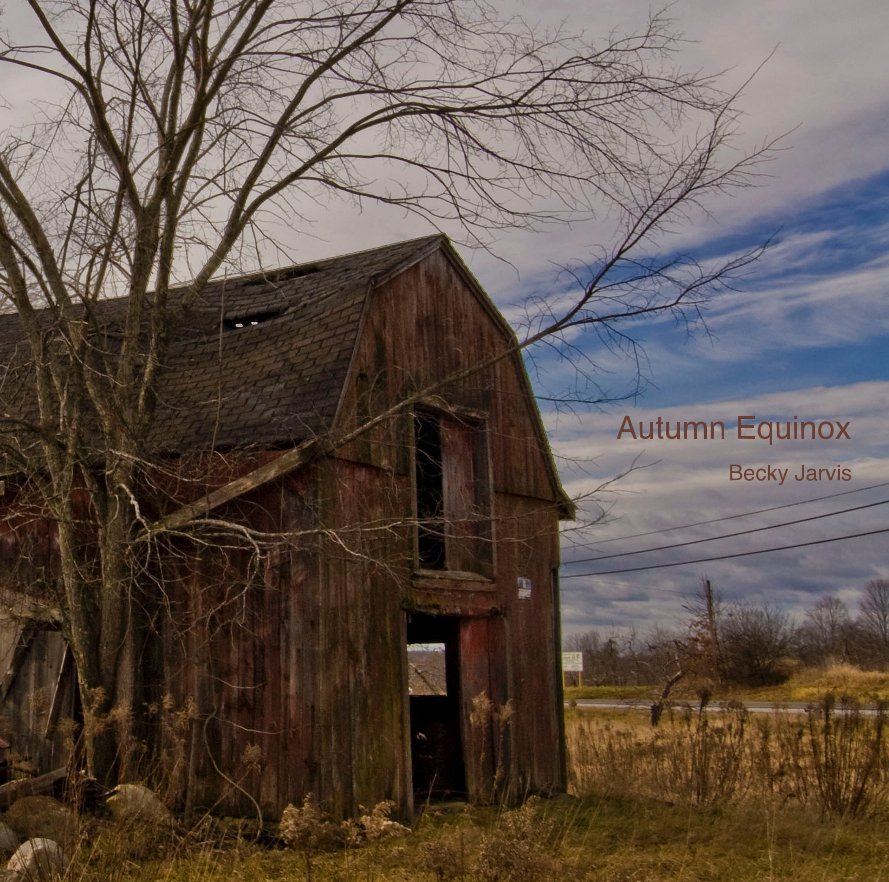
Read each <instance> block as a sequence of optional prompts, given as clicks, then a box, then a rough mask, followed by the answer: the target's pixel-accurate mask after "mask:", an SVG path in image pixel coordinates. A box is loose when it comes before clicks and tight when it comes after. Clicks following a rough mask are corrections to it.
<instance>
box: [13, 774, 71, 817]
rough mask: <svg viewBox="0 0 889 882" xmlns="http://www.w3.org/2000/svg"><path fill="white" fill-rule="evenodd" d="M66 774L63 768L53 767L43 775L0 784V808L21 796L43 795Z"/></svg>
mask: <svg viewBox="0 0 889 882" xmlns="http://www.w3.org/2000/svg"><path fill="white" fill-rule="evenodd" d="M67 776H68V770H67V769H65V768H61V769H54V770H53V771H52V772H47V773H46V774H45V775H38V776H37V777H36V778H24V779H22V780H20V781H10V782H9V783H8V784H0V809H8V808H9V807H10V806H11V805H12V804H13V803H14V802H15V801H16V800H17V799H21V798H22V797H23V796H45V795H46V794H48V793H52V792H53V791H54V790H55V787H56V785H57V784H58V783H59V782H60V781H64V780H65V778H66V777H67Z"/></svg>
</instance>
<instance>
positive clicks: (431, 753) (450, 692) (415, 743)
mask: <svg viewBox="0 0 889 882" xmlns="http://www.w3.org/2000/svg"><path fill="white" fill-rule="evenodd" d="M459 638H460V619H459V618H457V617H456V616H428V615H422V614H418V613H414V614H411V615H410V616H409V618H408V625H407V643H408V646H407V660H408V688H409V695H408V702H409V709H410V738H411V769H412V773H413V790H414V794H415V796H416V798H417V800H418V801H425V800H427V799H446V798H455V797H456V798H459V797H463V796H465V795H466V769H465V764H464V760H463V738H462V728H463V727H462V720H461V700H460V680H461V676H460V639H459Z"/></svg>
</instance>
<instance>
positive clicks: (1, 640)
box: [0, 236, 572, 817]
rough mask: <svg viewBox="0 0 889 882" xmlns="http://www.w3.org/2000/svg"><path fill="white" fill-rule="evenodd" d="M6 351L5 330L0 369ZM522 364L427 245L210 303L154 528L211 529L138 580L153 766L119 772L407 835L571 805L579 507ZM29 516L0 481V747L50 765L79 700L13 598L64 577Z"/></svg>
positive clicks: (254, 281) (187, 342) (51, 628)
mask: <svg viewBox="0 0 889 882" xmlns="http://www.w3.org/2000/svg"><path fill="white" fill-rule="evenodd" d="M113 303H114V301H110V302H109V304H108V305H107V306H106V308H107V309H108V310H109V313H111V312H113V309H114V306H113ZM15 337H16V325H15V320H14V319H13V318H12V317H0V353H2V354H3V355H4V356H6V357H10V356H9V353H10V352H11V351H12V349H13V348H14V347H15V345H16V339H15ZM514 346H515V338H514V336H513V334H512V332H511V330H510V329H509V327H508V326H507V324H506V323H505V321H504V320H503V318H502V317H501V316H500V315H499V313H498V312H497V310H496V309H495V307H494V306H493V305H492V304H491V302H490V300H489V299H488V297H487V296H486V295H485V293H484V292H483V291H482V290H481V288H480V287H479V285H478V283H477V282H476V281H475V280H474V279H473V277H472V276H471V275H470V273H469V272H468V271H467V269H466V268H465V266H464V265H463V263H462V262H461V261H460V259H459V257H458V256H457V255H456V253H455V252H454V250H453V249H452V247H451V246H450V244H449V243H448V242H447V240H446V239H444V238H443V237H440V236H436V237H431V238H425V239H420V240H416V241H411V242H406V243H402V244H398V245H393V246H389V247H384V248H378V249H375V250H372V251H366V252H361V253H358V254H351V255H347V256H345V257H340V258H335V259H332V260H325V261H321V262H318V263H316V264H311V265H302V266H297V267H293V268H290V269H283V270H278V271H275V272H268V273H261V274H256V275H251V276H246V277H240V278H237V279H226V280H224V281H218V282H214V283H212V284H211V285H210V286H209V287H208V289H207V290H206V291H205V292H204V294H203V296H202V299H201V301H200V302H199V303H197V304H196V305H194V306H192V307H190V308H189V310H188V311H187V312H186V313H185V314H184V315H183V317H182V320H181V322H180V324H179V326H177V327H176V328H174V330H173V335H172V339H171V342H170V348H169V355H168V357H167V359H166V363H165V365H164V371H163V375H162V378H161V383H160V387H159V393H158V408H157V416H156V420H155V424H154V430H153V435H152V438H151V440H150V443H149V445H148V448H149V450H150V451H151V452H152V457H153V459H154V461H155V462H156V463H157V474H158V478H157V481H156V482H155V484H154V486H153V488H152V489H153V493H154V495H153V497H152V500H153V501H149V500H148V498H147V496H148V494H147V493H146V501H145V503H144V505H145V510H146V511H147V510H149V508H151V507H152V506H153V516H156V517H157V518H158V523H164V524H165V525H167V526H168V527H169V526H171V525H172V526H175V525H176V524H178V523H179V521H178V520H177V518H182V521H183V523H184V519H185V518H187V516H189V515H192V514H194V513H195V511H196V510H197V509H199V518H198V522H199V523H200V524H201V525H202V526H203V532H200V533H198V534H195V535H192V534H191V533H190V532H189V530H187V529H183V530H182V531H181V533H179V534H177V535H176V536H175V538H174V539H172V540H168V541H167V543H166V544H165V545H164V551H163V553H160V552H159V553H158V554H157V556H156V557H155V559H154V560H153V562H152V564H151V567H147V568H146V588H145V594H146V597H148V596H151V597H153V598H154V600H153V603H152V604H148V603H146V604H144V606H145V608H146V609H149V608H150V610H151V611H150V614H148V613H146V615H145V616H144V617H143V618H144V620H143V621H142V623H141V625H140V627H139V629H138V635H137V639H136V640H135V643H134V645H135V646H136V649H137V651H138V652H139V654H140V658H141V665H140V667H139V670H140V672H141V673H140V676H139V680H140V682H138V683H135V684H134V689H135V694H136V696H137V699H138V700H137V702H136V709H137V716H138V717H139V719H138V721H137V723H136V724H135V725H134V727H133V732H134V735H133V738H134V741H133V744H134V751H135V753H136V754H138V751H136V750H135V748H136V747H138V746H142V754H141V756H142V757H143V758H144V757H153V762H154V763H155V765H153V766H152V765H148V766H146V765H144V764H143V765H140V764H139V762H138V761H137V760H138V756H137V757H136V759H133V760H132V761H130V765H129V766H127V765H126V763H125V764H124V768H125V770H126V769H127V768H129V769H130V774H134V775H135V774H137V773H138V774H159V771H158V770H159V769H161V768H162V769H163V771H164V774H165V775H166V783H167V785H168V787H169V788H170V790H169V792H170V793H172V794H173V795H174V796H175V797H176V798H178V799H179V801H180V804H181V803H186V804H188V805H190V806H198V805H201V806H216V807H218V808H219V809H221V810H228V811H232V810H235V811H246V810H249V809H250V807H251V805H258V806H259V807H260V808H261V809H262V811H263V813H264V814H266V815H267V816H269V817H275V816H277V815H279V814H280V811H281V809H282V808H283V806H284V805H286V804H287V803H288V802H300V801H301V800H302V799H303V797H304V796H305V795H307V794H310V793H311V794H312V795H313V796H314V798H315V800H316V801H317V802H318V803H319V804H320V805H321V806H322V807H324V808H325V809H326V810H327V811H329V812H331V813H332V814H334V815H348V814H351V813H354V812H355V811H357V809H358V807H359V806H360V805H363V806H369V805H373V804H375V803H377V802H379V801H382V800H394V801H395V803H396V804H397V805H398V807H399V810H400V812H401V814H403V815H406V816H409V815H410V814H411V813H412V811H413V806H414V801H415V798H416V797H418V796H419V798H420V799H424V798H425V797H426V796H427V795H429V794H431V795H433V796H434V795H436V794H445V793H450V794H464V793H465V794H467V795H468V796H470V797H474V798H481V799H485V798H493V797H497V798H500V797H505V798H520V797H521V796H523V795H525V794H527V793H529V792H539V791H552V790H556V791H558V790H560V789H562V788H563V787H564V784H565V770H564V753H563V743H562V734H561V719H562V714H561V706H562V697H561V678H560V673H559V649H560V640H559V602H558V565H559V542H558V521H559V519H560V518H564V517H566V516H570V513H571V510H572V506H571V503H570V502H569V501H568V499H567V498H566V497H565V495H564V492H563V490H562V488H561V486H560V483H559V479H558V475H557V473H556V470H555V468H554V465H553V461H552V458H551V455H550V452H549V449H548V446H547V441H546V437H545V435H544V431H543V428H542V426H541V422H540V418H539V415H538V412H537V408H536V406H535V401H534V397H533V395H532V393H531V390H530V386H529V382H528V379H527V377H526V374H525V371H524V368H523V365H522V360H521V357H520V355H519V354H518V353H517V352H516V351H515V348H514ZM159 487H161V488H162V489H163V493H159V492H158V488H159ZM19 492H23V491H20V490H18V489H17V488H16V484H15V479H14V475H9V476H8V480H7V485H6V492H5V493H4V495H3V496H2V497H0V505H2V506H3V511H4V518H5V520H4V524H5V527H4V532H3V535H2V539H0V557H2V560H3V561H4V562H5V564H4V567H3V570H2V573H3V574H5V575H3V576H0V581H2V579H3V578H6V581H7V583H8V585H7V587H8V588H9V591H7V594H6V596H7V597H8V598H13V599H12V600H8V601H7V607H8V609H7V612H9V611H10V609H11V607H13V606H14V607H16V609H14V610H11V611H12V612H14V613H15V615H13V616H12V617H7V620H6V621H5V622H4V624H3V625H2V628H0V661H2V660H5V663H6V667H5V668H4V670H6V671H7V673H6V677H5V679H4V680H3V681H2V684H0V702H2V716H0V735H2V736H4V737H7V738H8V739H9V740H10V741H11V742H12V743H13V746H14V747H15V748H17V749H18V750H19V752H20V753H25V754H28V755H30V756H31V758H32V759H33V761H34V763H35V765H37V766H42V767H47V766H52V765H58V764H59V759H60V757H61V756H62V755H63V754H64V752H65V749H66V747H65V741H64V738H63V737H62V734H60V726H59V722H60V720H61V719H63V718H65V717H68V716H76V715H77V709H78V696H77V694H76V692H77V690H76V688H75V685H74V677H73V664H72V661H71V656H70V652H68V651H66V647H65V641H64V638H63V636H62V632H60V631H59V630H57V624H56V622H55V621H54V614H53V611H52V609H51V608H50V607H49V606H48V605H47V604H46V603H43V604H30V603H29V601H28V598H27V597H26V596H23V595H22V591H21V587H20V586H21V584H22V579H21V569H22V567H23V566H38V565H39V566H42V567H44V568H47V567H48V568H50V569H51V567H52V562H51V557H52V554H51V551H47V552H46V555H45V557H41V555H40V553H39V552H38V551H35V548H38V547H40V546H41V542H40V540H39V538H37V539H35V527H34V524H33V522H30V521H29V522H28V523H27V524H24V523H23V522H21V521H20V520H16V516H15V515H14V512H15V511H16V508H15V504H16V499H17V494H18V493H19ZM158 500H160V501H158ZM189 505H194V506H196V507H197V509H195V508H189ZM208 525H209V526H208ZM43 529H44V531H49V533H51V525H49V526H45V525H44V527H43ZM214 531H215V532H214ZM37 532H39V531H37ZM24 542H28V543H29V553H28V555H27V560H26V562H25V563H22V560H23V559H24V558H23V556H22V544H23V543H24ZM44 544H46V545H47V546H49V545H51V541H49V542H45V543H44ZM149 570H150V572H149ZM13 571H15V572H16V580H15V584H13V581H14V580H13V579H12V577H11V576H10V575H9V574H10V573H12V572H13ZM415 645H419V646H421V647H422V648H424V649H425V650H426V651H427V652H428V651H429V649H430V645H431V646H432V647H434V648H435V649H437V650H438V651H440V652H443V653H444V659H445V663H444V682H445V684H446V689H443V690H432V691H433V692H436V691H437V692H444V693H445V694H425V695H419V694H414V695H411V694H410V690H409V685H408V684H409V676H408V670H409V647H411V646H415ZM0 673H2V672H0ZM137 736H138V737H137ZM146 762H147V761H146ZM254 801H255V802H254Z"/></svg>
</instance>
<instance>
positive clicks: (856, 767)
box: [69, 709, 889, 882]
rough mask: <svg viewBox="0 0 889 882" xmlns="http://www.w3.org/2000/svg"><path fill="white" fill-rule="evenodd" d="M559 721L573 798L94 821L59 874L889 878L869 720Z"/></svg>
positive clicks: (592, 717) (113, 878)
mask: <svg viewBox="0 0 889 882" xmlns="http://www.w3.org/2000/svg"><path fill="white" fill-rule="evenodd" d="M567 730H568V735H569V745H570V747H571V752H572V753H571V776H572V787H573V789H574V791H575V793H574V795H572V796H562V797H557V798H554V799H548V800H540V799H532V800H531V801H529V802H528V803H527V804H526V805H525V806H523V807H522V808H519V809H514V810H506V809H497V808H483V807H471V806H460V805H450V806H441V807H434V806H433V807H431V808H430V809H429V810H427V811H426V812H425V813H424V814H423V816H422V817H421V819H420V821H419V823H418V825H417V827H416V829H415V830H414V831H413V833H412V834H411V835H409V836H404V837H397V838H391V839H389V838H382V839H376V838H374V837H368V836H364V837H357V838H356V837H345V838H343V837H340V836H337V837H333V838H332V839H331V841H330V842H327V843H325V842H324V841H323V837H322V838H318V837H315V836H314V835H313V833H312V829H308V828H306V829H303V827H305V826H306V825H309V826H311V824H310V822H311V821H312V818H310V817H309V814H312V813H307V812H306V811H305V807H303V810H301V811H302V814H301V815H300V825H297V826H298V827H299V830H298V831H297V832H299V833H300V835H299V836H296V837H295V838H294V844H295V845H297V847H296V848H285V847H282V846H275V847H269V846H268V845H265V846H260V845H258V844H256V843H255V842H254V841H252V840H251V839H250V837H248V836H246V835H243V832H242V831H239V830H238V829H237V828H233V827H231V826H229V827H225V828H224V827H222V826H221V825H219V824H218V823H215V822H214V823H212V824H210V825H207V826H205V827H204V828H203V829H202V830H199V831H192V832H191V833H189V834H182V835H180V836H179V837H178V838H175V839H174V838H170V839H169V840H168V841H167V842H158V843H157V846H158V851H157V852H156V853H155V854H154V855H150V856H145V855H143V856H138V855H134V854H133V853H132V851H131V849H130V848H129V838H128V837H127V835H126V834H124V835H120V834H119V833H115V831H114V830H113V829H111V828H101V829H100V831H99V832H98V833H96V832H95V831H94V833H93V835H92V837H91V841H90V842H89V843H85V844H84V846H83V847H82V848H81V849H80V851H79V853H78V856H77V859H76V861H75V864H74V865H73V867H72V869H71V871H70V873H69V879H71V880H74V882H100V880H101V882H229V880H235V882H238V880H240V882H271V880H279V879H280V880H288V882H550V880H554V879H558V880H567V882H574V880H577V882H667V880H671V882H703V880H720V882H742V880H743V882H750V880H783V882H804V880H805V882H811V880H816V882H839V880H848V879H865V878H866V879H869V880H871V879H873V880H881V879H882V880H889V852H887V849H886V847H885V843H886V842H887V841H889V810H887V809H889V805H887V788H886V781H887V778H889V776H887V773H886V762H885V757H884V756H883V752H882V735H881V734H879V735H878V733H877V723H876V721H875V720H874V719H873V718H864V717H861V716H856V715H854V714H851V715H849V716H839V715H837V714H836V713H834V712H831V713H828V714H824V713H822V714H821V715H817V714H813V715H810V716H808V717H805V716H803V717H797V718H792V717H775V718H772V717H756V718H751V717H747V716H746V714H744V713H743V712H741V711H740V710H738V709H729V710H728V711H725V712H723V713H718V714H716V715H709V716H708V715H703V714H701V715H698V714H694V713H688V714H674V715H673V717H672V718H669V717H667V718H666V719H665V722H664V723H663V724H662V726H661V728H660V729H658V730H657V731H652V730H651V728H650V726H649V725H648V723H647V715H644V714H642V713H630V712H626V713H623V714H621V713H615V712H611V713H609V714H608V715H607V716H605V715H603V716H600V715H599V714H597V713H573V714H570V715H569V718H568V725H567ZM875 744H877V745H880V747H879V750H877V751H876V753H875V751H874V749H873V747H874V745H875ZM865 769H869V771H868V774H867V778H866V786H865V787H864V788H863V790H862V791H861V792H862V793H863V794H864V796H862V798H861V800H860V801H859V803H858V804H857V808H856V809H855V811H852V810H851V809H850V805H851V804H852V803H849V802H848V800H849V799H852V798H853V797H854V794H855V792H856V789H855V787H856V782H859V783H860V781H861V774H862V773H863V771H864V770H865ZM831 782H833V785H834V797H832V798H837V799H839V800H840V803H838V805H837V806H835V807H834V808H831V807H830V804H829V801H828V800H829V794H828V793H827V791H826V790H825V789H824V788H825V787H826V786H828V785H830V783H831ZM844 782H845V784H844ZM839 785H843V786H839ZM845 785H849V786H845ZM828 790H829V787H828ZM843 799H846V800H847V804H846V805H845V808H843V805H842V800H843ZM853 815H857V816H855V817H853ZM316 820H317V823H318V824H322V825H323V824H324V823H325V821H324V819H323V818H320V817H319V818H318V819H316ZM303 822H304V823H303ZM294 829H296V828H294ZM313 829H314V828H313ZM303 834H305V835H303Z"/></svg>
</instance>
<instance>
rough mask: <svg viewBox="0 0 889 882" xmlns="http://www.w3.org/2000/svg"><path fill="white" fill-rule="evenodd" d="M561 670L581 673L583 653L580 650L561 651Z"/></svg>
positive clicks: (567, 672) (568, 672)
mask: <svg viewBox="0 0 889 882" xmlns="http://www.w3.org/2000/svg"><path fill="white" fill-rule="evenodd" d="M562 671H563V673H566V674H582V673H583V653H582V652H563V653H562Z"/></svg>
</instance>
